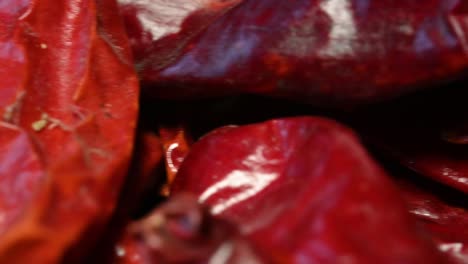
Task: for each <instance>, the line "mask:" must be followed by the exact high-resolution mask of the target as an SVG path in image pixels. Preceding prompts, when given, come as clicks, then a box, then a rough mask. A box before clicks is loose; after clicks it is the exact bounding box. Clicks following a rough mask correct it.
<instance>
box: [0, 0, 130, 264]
mask: <svg viewBox="0 0 468 264" xmlns="http://www.w3.org/2000/svg"><path fill="white" fill-rule="evenodd" d="M117 12H118V11H117V6H116V3H115V1H113V0H83V1H71V0H64V1H53V0H40V1H35V0H25V1H15V0H4V1H2V2H1V4H0V76H1V78H2V81H1V82H0V92H1V96H0V116H1V117H2V118H3V122H2V123H0V131H1V132H0V149H1V150H2V152H1V155H2V157H1V159H0V164H1V165H0V180H1V188H2V191H1V192H0V214H1V218H2V221H1V223H0V262H1V263H31V261H33V262H34V263H58V262H59V261H60V260H61V259H62V258H63V257H64V255H67V256H68V255H69V256H81V254H80V252H82V251H86V250H88V249H89V248H90V247H93V246H94V242H95V241H96V239H97V237H98V235H99V234H100V233H101V231H102V227H103V225H104V224H105V223H106V222H107V220H108V218H109V216H110V215H111V213H112V212H113V210H114V206H115V202H116V200H117V197H118V194H119V191H120V187H121V184H122V182H123V179H124V176H125V175H126V171H127V167H128V163H129V160H130V155H131V151H132V147H133V140H134V129H135V123H136V117H137V110H138V101H137V99H138V80H137V78H136V75H135V73H134V71H133V61H132V58H131V55H130V49H129V46H128V40H127V36H126V35H125V32H124V30H123V25H122V23H121V21H120V20H119V19H116V17H115V14H116V13H117ZM74 261H79V259H74Z"/></svg>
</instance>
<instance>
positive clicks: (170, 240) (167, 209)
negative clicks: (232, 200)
mask: <svg viewBox="0 0 468 264" xmlns="http://www.w3.org/2000/svg"><path fill="white" fill-rule="evenodd" d="M112 263H119V264H154V263H156V264H157V263H168V264H169V263H194V264H195V263H200V264H201V263H226V264H242V263H252V264H256V263H269V262H265V261H263V260H262V259H261V258H260V257H259V256H257V255H255V251H254V249H253V248H251V246H250V244H249V243H248V241H247V240H245V239H244V238H242V237H241V236H240V235H239V233H238V232H237V230H236V228H235V227H233V226H232V225H230V224H229V223H227V222H225V221H222V220H219V219H214V218H213V217H212V216H210V215H209V213H208V211H207V209H206V208H204V207H201V206H200V205H199V204H198V202H197V199H196V197H193V196H190V195H185V194H184V195H176V196H173V197H171V198H170V200H169V201H168V202H166V203H165V204H163V205H162V206H161V207H159V208H158V209H156V210H155V211H153V212H152V213H151V214H150V215H148V216H147V217H145V218H144V219H142V220H140V221H137V222H134V223H132V224H130V225H129V227H128V230H127V232H126V233H124V234H123V236H122V238H121V240H120V241H119V243H118V244H117V246H116V251H115V256H114V261H113V262H112Z"/></svg>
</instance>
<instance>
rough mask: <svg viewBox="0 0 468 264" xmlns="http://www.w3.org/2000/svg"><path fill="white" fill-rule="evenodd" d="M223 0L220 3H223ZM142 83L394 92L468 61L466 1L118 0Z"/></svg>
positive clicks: (321, 99)
mask: <svg viewBox="0 0 468 264" xmlns="http://www.w3.org/2000/svg"><path fill="white" fill-rule="evenodd" d="M221 3H222V4H221ZM120 4H121V12H122V13H123V14H124V17H125V21H126V25H127V31H128V32H129V35H130V37H131V40H132V45H133V46H134V50H135V52H136V53H137V54H138V57H137V62H136V64H137V69H138V71H139V73H140V77H141V78H142V79H143V81H144V82H145V83H147V84H152V85H149V86H148V87H147V89H146V90H145V92H146V93H147V94H151V95H154V96H158V97H171V98H180V97H185V98H191V97H197V96H212V95H223V94H234V93H240V92H249V93H260V94H268V95H279V96H285V97H292V98H296V99H300V100H305V101H308V102H311V103H315V104H319V105H330V104H337V103H338V104H339V105H342V104H351V103H356V102H368V101H375V100H381V99H383V98H388V97H393V96H397V95H400V94H402V93H406V92H408V91H412V90H415V89H418V88H421V87H424V86H428V85H429V86H430V85H432V84H433V83H434V82H435V81H441V80H447V79H451V78H455V77H459V76H460V75H461V74H462V73H464V72H466V70H467V69H468V56H467V55H466V51H467V49H468V45H467V42H468V37H467V32H468V26H467V25H466V24H467V23H466V19H467V10H468V8H467V7H466V4H464V1H461V0H448V1H447V0H429V1H424V2H421V1H415V0H405V1H398V2H395V1H392V0H300V1H294V2H290V1H281V2H278V1H274V0H231V1H220V0H205V1H191V2H190V3H187V2H186V1H176V2H170V4H169V2H166V1H161V0H153V1H135V0H120Z"/></svg>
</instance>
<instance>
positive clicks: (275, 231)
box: [172, 117, 442, 263]
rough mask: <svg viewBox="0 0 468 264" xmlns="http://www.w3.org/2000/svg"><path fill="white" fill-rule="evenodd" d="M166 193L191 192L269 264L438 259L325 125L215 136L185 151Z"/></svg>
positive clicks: (364, 161) (390, 191)
mask: <svg viewBox="0 0 468 264" xmlns="http://www.w3.org/2000/svg"><path fill="white" fill-rule="evenodd" d="M172 192H173V193H174V194H177V193H179V192H189V193H193V194H195V195H197V196H198V198H199V201H201V202H203V203H204V204H206V205H209V206H210V207H211V212H212V213H213V214H214V215H217V216H218V217H221V218H224V219H228V220H230V221H233V222H234V223H236V224H237V225H238V227H239V228H240V229H241V232H242V234H244V235H246V236H248V237H249V239H251V240H252V241H253V245H254V246H255V247H256V248H257V249H258V251H259V252H261V253H260V254H263V255H265V256H269V257H270V258H271V259H272V261H273V263H313V262H318V263H339V262H344V261H347V262H350V263H377V262H379V263H403V262H404V263H441V262H442V260H441V259H440V256H439V255H438V253H437V250H436V248H435V247H434V246H433V245H432V244H431V243H430V242H428V240H427V237H425V235H424V233H423V232H422V230H419V229H418V228H416V226H415V224H414V222H413V220H414V219H412V218H411V216H410V215H409V214H408V213H407V209H406V207H405V203H404V201H403V199H402V198H401V196H400V194H399V192H398V190H397V189H396V188H395V186H394V185H393V184H392V182H391V181H390V180H389V179H388V178H387V176H386V174H385V173H384V172H383V171H382V169H380V168H379V166H377V165H376V164H375V162H374V161H373V160H372V159H371V158H370V157H369V155H368V154H367V153H366V151H365V150H364V149H363V148H362V147H361V145H360V143H359V141H358V140H357V138H356V137H355V136H354V134H353V133H352V132H351V131H350V130H349V129H347V128H345V127H343V126H341V125H339V124H337V123H335V122H333V121H331V120H327V119H322V118H312V117H299V118H291V119H278V120H272V121H268V122H265V123H259V124H254V125H247V126H241V127H225V128H220V129H218V130H215V131H214V132H211V133H209V134H208V135H206V136H204V137H202V138H201V139H200V141H198V142H197V143H195V144H194V145H193V146H192V149H191V151H190V153H189V154H188V156H187V157H186V158H185V160H184V162H183V164H182V166H181V167H180V169H179V172H178V174H177V176H176V180H175V182H174V184H173V186H172ZM390 227H391V228H390Z"/></svg>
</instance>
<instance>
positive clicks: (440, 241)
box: [398, 180, 468, 264]
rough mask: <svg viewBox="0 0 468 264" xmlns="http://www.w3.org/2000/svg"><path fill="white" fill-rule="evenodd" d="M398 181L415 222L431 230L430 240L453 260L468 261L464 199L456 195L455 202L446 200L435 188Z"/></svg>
mask: <svg viewBox="0 0 468 264" xmlns="http://www.w3.org/2000/svg"><path fill="white" fill-rule="evenodd" d="M398 185H399V187H400V189H401V190H402V191H403V193H404V197H405V200H406V202H407V203H408V205H409V212H410V213H411V214H412V215H413V216H415V217H416V219H417V220H418V223H420V224H421V225H423V226H424V227H425V228H426V230H429V231H430V234H431V237H432V240H433V241H434V243H435V244H437V247H438V248H439V250H440V251H442V252H445V253H446V254H447V255H449V256H450V257H452V258H453V262H454V263H460V264H462V263H467V262H468V203H467V200H466V199H465V200H463V198H462V199H459V200H457V201H456V202H457V203H458V204H455V205H454V204H452V203H453V202H452V203H449V202H447V201H446V200H447V199H445V200H444V199H441V197H442V198H444V195H442V196H441V197H439V196H437V195H435V194H434V188H422V187H421V186H418V185H417V184H415V183H410V182H407V181H406V180H400V181H399V184H398ZM424 187H433V186H424ZM451 194H453V192H452V193H451ZM445 196H447V195H445ZM456 198H459V197H457V196H456Z"/></svg>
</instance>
